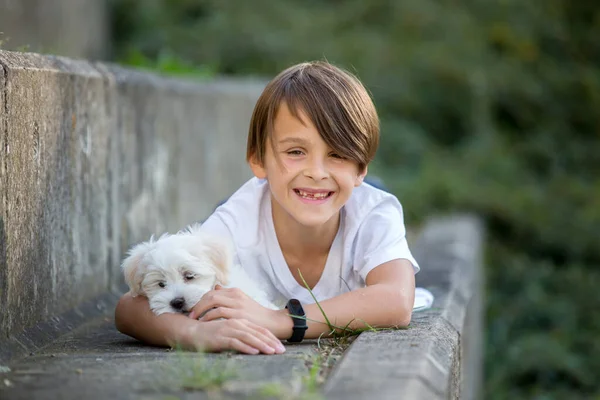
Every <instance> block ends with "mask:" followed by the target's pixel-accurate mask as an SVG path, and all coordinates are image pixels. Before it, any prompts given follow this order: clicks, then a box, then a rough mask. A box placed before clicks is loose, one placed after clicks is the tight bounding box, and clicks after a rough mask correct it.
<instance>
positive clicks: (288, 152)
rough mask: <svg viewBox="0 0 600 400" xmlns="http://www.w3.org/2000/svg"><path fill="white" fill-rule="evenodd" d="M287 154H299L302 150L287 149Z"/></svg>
mask: <svg viewBox="0 0 600 400" xmlns="http://www.w3.org/2000/svg"><path fill="white" fill-rule="evenodd" d="M287 154H288V155H290V156H301V155H302V154H304V152H303V151H302V150H289V151H287Z"/></svg>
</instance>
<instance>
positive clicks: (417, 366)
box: [0, 218, 482, 400]
mask: <svg viewBox="0 0 600 400" xmlns="http://www.w3.org/2000/svg"><path fill="white" fill-rule="evenodd" d="M481 234H482V232H481V227H480V226H479V224H478V222H477V220H474V219H470V218H452V219H446V220H433V221H432V222H431V223H430V224H428V225H427V226H426V228H425V230H424V231H423V233H422V235H421V236H420V237H419V238H418V240H417V242H416V243H415V245H414V246H413V247H414V251H415V253H416V254H417V255H418V257H419V262H420V263H421V267H422V268H423V270H427V271H436V270H437V274H436V273H431V274H424V282H420V283H419V285H420V286H426V287H428V288H430V289H431V290H432V292H433V293H434V294H435V296H436V300H435V303H434V305H433V308H432V309H430V310H427V311H425V312H418V313H415V314H413V318H412V322H411V325H410V327H409V328H408V329H403V330H397V331H382V332H369V333H363V334H362V335H361V336H360V337H359V338H358V339H357V340H356V341H355V342H354V343H353V344H352V345H351V347H350V348H349V349H348V350H347V351H346V353H345V354H344V356H343V358H342V359H341V361H340V362H339V363H338V364H337V365H336V366H335V368H334V370H333V371H332V373H331V375H330V376H329V379H328V380H327V382H326V383H325V385H324V387H323V388H322V391H323V394H324V398H327V399H364V398H377V399H399V398H401V399H411V400H412V399H458V398H462V399H478V398H479V396H478V395H479V392H477V388H478V386H479V382H477V381H476V379H480V378H481V352H480V349H478V348H477V347H473V345H472V344H471V343H475V346H478V345H479V343H480V342H479V336H480V335H481V331H476V330H473V327H474V326H475V327H476V325H472V323H473V321H474V320H476V319H477V318H480V316H477V314H476V313H472V312H470V311H469V309H470V306H469V304H472V301H473V299H475V293H476V292H477V290H476V289H475V288H469V286H468V285H464V284H463V282H465V281H466V282H471V284H472V285H473V284H475V282H474V281H473V280H472V279H473V277H474V276H476V275H477V274H478V273H477V272H476V270H478V269H479V268H480V267H481V265H480V261H481V260H480V252H481V243H480V241H481ZM467 244H469V245H467ZM447 271H454V272H451V273H450V274H449V276H448V274H447V273H446V272H447ZM459 281H460V283H459ZM459 293H460V294H459ZM103 300H104V301H105V303H104V305H103V306H102V307H99V308H98V311H97V312H96V314H94V312H93V303H89V305H88V307H87V308H86V309H85V310H83V309H82V310H80V312H79V314H87V315H97V317H96V318H95V320H93V321H92V322H90V323H88V324H86V325H84V326H83V327H82V328H80V329H78V330H76V331H74V332H71V333H67V334H66V335H64V336H63V337H61V338H60V339H59V340H57V341H55V342H54V343H52V344H51V345H50V346H47V347H45V348H42V349H36V350H35V352H34V353H33V354H31V355H30V356H29V357H25V358H22V359H21V360H18V361H15V362H13V363H11V364H9V366H10V368H11V371H9V372H6V373H4V374H2V373H0V397H1V398H3V399H4V398H6V399H46V398H61V399H79V398H81V397H83V396H86V397H87V398H89V399H90V400H93V399H103V398H115V399H133V398H136V399H139V398H150V399H154V398H156V399H164V398H167V396H174V397H173V398H211V396H212V398H215V397H217V398H224V399H228V398H264V394H265V390H266V389H267V388H268V387H269V386H273V384H275V387H276V388H278V393H279V396H276V397H275V398H281V399H290V398H294V397H293V395H298V394H302V390H303V389H304V388H305V386H303V382H302V381H303V378H305V377H306V376H308V375H309V372H308V370H309V365H310V363H311V362H312V361H314V360H315V358H314V356H315V355H316V354H317V346H316V344H315V342H314V341H313V342H306V343H303V344H301V345H287V346H286V347H287V352H286V353H285V354H284V355H280V356H244V355H239V354H236V355H233V354H228V355H214V354H213V355H206V356H202V355H195V354H191V353H186V354H184V355H180V354H176V353H173V352H168V351H167V350H165V349H161V348H156V347H150V346H145V345H143V344H141V343H139V342H136V341H134V340H132V339H130V338H128V337H126V336H124V335H121V334H120V333H118V332H117V331H116V330H115V328H114V325H113V320H112V317H111V315H110V310H112V307H114V304H115V303H116V301H117V297H116V296H114V297H111V298H108V299H103ZM90 306H92V307H90ZM111 306H112V307H111ZM465 310H466V311H465ZM70 318H72V316H71V317H65V318H64V319H65V320H69V319H70ZM59 322H60V321H59ZM466 349H469V350H466ZM190 360H199V361H198V362H200V367H202V365H206V363H209V364H210V363H211V362H217V363H218V362H220V361H223V360H229V362H230V363H232V364H233V365H234V366H235V369H236V370H237V374H236V375H234V376H232V377H230V378H228V379H227V381H226V383H225V384H224V386H223V389H222V390H221V391H219V392H218V393H212V394H211V393H208V392H205V391H190V390H189V388H188V389H186V387H187V384H186V382H185V380H184V379H183V378H182V377H183V376H184V374H185V372H186V371H187V370H189V369H190V368H191V366H190V363H191V364H193V362H191V361H190ZM202 360H204V361H202ZM196 368H199V367H198V365H197V364H196ZM215 368H222V366H220V365H219V364H216V366H215ZM467 375H469V376H467ZM7 382H8V383H7ZM296 398H302V397H296Z"/></svg>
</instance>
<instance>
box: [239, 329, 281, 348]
mask: <svg viewBox="0 0 600 400" xmlns="http://www.w3.org/2000/svg"><path fill="white" fill-rule="evenodd" d="M232 336H233V338H235V339H237V340H239V341H241V342H242V343H244V344H245V345H247V346H250V347H252V348H255V349H258V350H259V351H260V352H261V353H263V354H275V348H273V347H272V346H270V345H269V344H267V343H266V342H265V341H263V340H261V338H260V337H258V336H257V335H256V332H255V331H253V330H251V329H237V330H234V331H233V332H232ZM230 345H233V343H230Z"/></svg>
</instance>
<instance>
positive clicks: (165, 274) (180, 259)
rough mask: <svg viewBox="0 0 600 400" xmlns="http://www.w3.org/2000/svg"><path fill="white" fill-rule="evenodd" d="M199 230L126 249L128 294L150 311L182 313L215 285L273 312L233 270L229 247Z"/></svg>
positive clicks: (239, 271)
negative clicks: (240, 292) (145, 303)
mask: <svg viewBox="0 0 600 400" xmlns="http://www.w3.org/2000/svg"><path fill="white" fill-rule="evenodd" d="M199 228H200V225H192V226H190V227H189V228H188V229H186V230H184V231H181V232H178V233H177V234H174V235H170V234H164V235H162V236H161V237H160V238H158V239H156V240H155V239H154V237H151V238H150V240H149V241H147V242H143V243H140V244H138V245H136V246H134V247H132V248H131V250H130V251H129V253H128V256H127V258H125V260H124V261H123V264H122V265H121V267H122V269H123V273H124V275H125V281H126V282H127V285H128V286H129V289H130V291H131V293H132V294H133V295H134V296H136V295H144V296H146V297H148V300H149V302H150V308H151V309H152V311H153V312H154V313H155V314H157V315H160V314H162V313H165V312H173V313H187V312H189V311H190V310H191V308H192V307H193V306H194V305H196V303H198V301H199V300H200V299H201V298H202V296H204V294H206V293H207V292H208V291H210V290H212V289H214V287H215V285H216V284H220V285H222V286H225V287H237V288H240V289H242V290H243V291H244V293H246V294H247V295H248V296H250V297H251V298H253V299H254V300H256V301H257V302H258V303H259V304H261V305H263V306H265V307H269V308H272V309H277V308H278V307H276V306H275V305H274V304H273V303H272V302H271V301H270V300H269V299H268V298H267V296H266V294H265V293H264V292H263V291H262V290H260V288H259V287H258V286H257V284H256V283H255V282H254V281H253V280H252V278H250V276H248V274H246V273H245V271H244V270H243V269H242V268H241V267H240V266H239V265H233V264H232V256H231V254H232V249H231V245H230V244H229V243H228V242H227V241H225V240H224V239H221V238H217V237H214V236H211V235H208V234H206V233H204V232H201V231H200V229H199Z"/></svg>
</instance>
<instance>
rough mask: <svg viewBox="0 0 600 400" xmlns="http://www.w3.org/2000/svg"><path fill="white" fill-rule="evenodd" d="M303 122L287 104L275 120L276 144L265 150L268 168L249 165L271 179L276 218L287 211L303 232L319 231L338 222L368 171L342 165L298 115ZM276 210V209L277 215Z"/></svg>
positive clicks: (343, 161)
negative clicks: (355, 188)
mask: <svg viewBox="0 0 600 400" xmlns="http://www.w3.org/2000/svg"><path fill="white" fill-rule="evenodd" d="M299 111H300V112H299V116H300V117H301V118H302V121H301V120H299V119H297V118H296V117H294V116H293V115H292V114H291V112H290V110H289V108H288V107H287V105H286V104H285V103H282V104H281V106H280V107H279V110H278V112H277V116H276V118H275V120H274V127H273V128H274V130H273V137H272V140H273V143H271V142H270V140H268V141H267V144H266V153H265V158H264V163H263V165H260V164H258V163H255V162H251V163H250V167H251V168H252V171H253V172H254V175H255V176H256V177H258V178H261V179H265V178H266V179H267V180H268V182H269V186H270V189H271V194H272V198H273V199H274V202H273V209H274V213H273V215H281V213H280V212H279V211H285V213H284V215H285V214H287V215H289V216H290V217H291V218H292V219H293V220H295V221H296V222H297V223H299V224H300V225H303V226H307V227H319V226H323V225H324V224H326V223H327V222H328V221H335V222H336V223H337V218H333V219H332V217H337V215H338V213H339V211H340V209H341V208H342V206H343V205H344V204H345V203H346V201H348V199H349V198H350V195H351V194H352V190H353V189H354V187H356V186H359V185H360V184H361V183H362V181H363V178H364V177H365V175H366V173H367V170H366V168H365V170H364V171H360V170H359V168H358V164H357V163H356V162H355V161H351V160H347V159H343V158H341V157H339V156H338V155H337V154H336V152H335V151H334V150H333V149H331V148H329V147H328V146H327V144H326V143H325V141H324V140H323V139H322V138H321V135H319V132H318V131H317V129H316V128H315V126H314V125H313V123H312V122H311V121H310V119H309V118H308V117H307V116H306V114H305V113H303V112H302V111H301V110H299ZM276 208H277V209H276Z"/></svg>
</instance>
